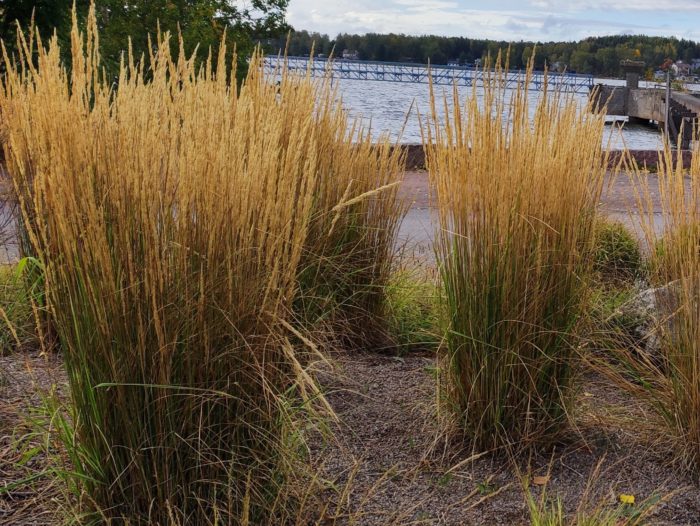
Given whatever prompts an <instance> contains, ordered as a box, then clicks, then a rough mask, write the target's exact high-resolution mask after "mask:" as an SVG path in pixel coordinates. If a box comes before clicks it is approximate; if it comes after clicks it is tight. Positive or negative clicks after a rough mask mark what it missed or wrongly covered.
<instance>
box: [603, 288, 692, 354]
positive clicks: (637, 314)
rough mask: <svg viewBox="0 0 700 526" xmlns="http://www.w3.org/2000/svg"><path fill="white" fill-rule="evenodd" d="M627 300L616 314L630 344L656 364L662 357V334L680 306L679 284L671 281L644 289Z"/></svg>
mask: <svg viewBox="0 0 700 526" xmlns="http://www.w3.org/2000/svg"><path fill="white" fill-rule="evenodd" d="M638 287H639V292H638V293H637V294H636V295H635V296H634V297H633V298H632V299H631V300H629V301H627V302H626V303H624V304H622V305H621V306H620V307H619V308H618V309H617V312H616V315H617V316H619V317H620V319H622V320H624V325H625V327H626V330H627V332H628V334H629V335H630V336H631V337H632V339H633V343H634V344H635V346H636V347H638V348H639V349H640V350H643V351H645V352H646V353H647V355H649V357H650V358H654V359H655V360H654V361H658V359H660V358H661V356H660V353H661V337H662V335H663V334H664V332H665V331H668V330H672V327H673V316H674V314H675V313H676V311H677V310H678V307H679V296H680V289H679V283H678V281H672V282H671V283H668V284H666V285H664V286H662V287H657V288H643V284H639V285H638Z"/></svg>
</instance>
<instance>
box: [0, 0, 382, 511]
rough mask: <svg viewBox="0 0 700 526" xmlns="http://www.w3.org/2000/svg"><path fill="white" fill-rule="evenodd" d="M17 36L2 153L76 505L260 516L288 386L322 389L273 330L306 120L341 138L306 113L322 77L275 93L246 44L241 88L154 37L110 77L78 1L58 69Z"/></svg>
mask: <svg viewBox="0 0 700 526" xmlns="http://www.w3.org/2000/svg"><path fill="white" fill-rule="evenodd" d="M21 38H22V39H23V42H24V46H23V47H22V48H21V56H20V58H19V60H18V61H14V60H13V59H11V58H10V57H8V56H7V54H5V66H6V69H7V75H6V76H5V77H4V80H3V85H2V88H1V89H0V112H1V113H2V114H1V117H2V122H3V133H4V136H5V139H6V142H5V153H6V157H7V164H8V170H9V173H10V175H11V178H12V182H13V185H14V187H15V190H16V194H17V196H18V199H19V201H20V207H21V213H22V218H23V220H24V224H25V226H26V229H27V235H28V239H29V242H30V243H31V246H32V248H33V250H34V251H35V253H36V254H37V256H38V258H39V259H40V260H41V261H42V262H43V263H44V268H45V278H46V283H47V287H46V288H47V292H48V298H49V301H48V305H49V308H50V310H51V313H52V318H53V321H54V323H55V324H56V327H57V330H58V333H59V335H60V337H61V342H62V348H63V352H64V356H65V362H66V368H67V371H68V375H69V380H70V387H71V396H72V404H71V406H72V413H73V414H72V419H73V420H72V421H73V422H75V428H74V433H75V435H74V437H73V438H74V440H75V443H74V449H72V450H71V453H72V457H71V461H72V463H73V469H75V470H76V472H78V473H80V475H81V477H80V481H81V482H80V484H79V486H80V487H81V488H82V491H84V492H86V494H87V496H88V498H87V499H86V500H85V502H88V503H89V504H88V507H89V508H92V510H93V511H94V512H95V513H97V514H98V515H101V516H102V517H103V518H106V519H121V518H127V519H128V520H129V521H130V522H131V523H148V524H156V523H163V524H164V523H171V522H173V521H181V522H183V523H184V522H189V523H204V522H206V521H211V520H213V517H218V520H223V521H224V522H226V523H233V524H237V523H241V524H245V523H248V522H251V523H261V522H265V521H270V520H273V519H272V518H271V516H270V514H271V513H277V512H279V507H278V506H277V503H278V502H279V500H280V499H281V497H280V495H281V494H282V493H283V489H284V488H283V486H284V485H285V480H286V478H287V477H291V476H293V471H294V470H293V465H292V462H293V457H292V456H290V455H289V437H290V436H294V435H293V434H290V433H289V432H285V429H287V430H288V429H289V426H292V425H293V424H294V422H293V419H291V417H290V416H289V411H290V409H289V405H288V404H289V403H290V402H289V401H288V394H289V393H290V392H292V393H294V392H296V393H304V392H306V393H309V395H310V396H313V397H319V395H318V392H317V391H316V390H315V386H314V385H313V383H312V382H310V377H309V376H308V375H304V374H301V379H299V373H300V372H302V373H303V369H302V368H301V366H300V364H299V363H298V362H297V359H296V355H295V353H294V350H293V349H292V348H291V344H290V342H289V337H288V336H289V335H290V333H289V331H288V329H287V328H288V327H290V323H289V321H290V320H291V319H292V318H291V314H290V311H291V310H292V307H293V302H294V299H295V294H296V290H297V278H298V270H299V265H300V262H301V260H302V257H304V254H305V250H307V246H308V233H309V228H310V227H311V225H312V224H313V221H314V219H313V217H314V210H315V208H314V206H315V199H316V195H317V191H318V187H319V181H318V177H319V175H323V172H322V170H321V168H322V167H323V164H322V163H323V161H322V156H324V155H326V154H327V153H328V152H327V150H324V148H323V147H321V146H322V145H321V144H320V143H319V139H320V133H319V127H323V129H324V130H326V129H329V130H330V131H331V132H333V138H334V140H336V141H344V140H346V139H347V137H346V136H345V135H344V133H345V131H344V130H339V129H338V128H337V127H338V126H341V125H343V124H344V121H343V120H342V119H340V118H335V117H333V116H332V112H329V117H328V119H330V123H329V124H328V125H322V124H321V122H322V121H323V118H321V117H320V113H319V109H318V103H317V99H318V95H319V93H321V94H323V93H325V92H324V91H323V90H325V89H328V88H327V87H323V86H321V87H319V85H317V84H315V83H313V82H311V81H309V79H306V78H300V77H295V76H294V75H291V74H290V73H289V72H288V71H286V70H282V71H280V75H281V81H280V83H279V85H276V83H275V82H272V81H271V79H270V78H268V77H267V76H266V75H265V74H264V73H263V72H262V68H261V67H260V66H261V63H260V61H261V60H262V58H261V56H260V55H259V54H256V55H255V56H254V57H253V58H252V60H251V64H250V68H249V75H248V77H247V79H246V80H245V82H244V83H243V84H242V85H241V87H240V90H239V89H237V88H236V86H235V84H231V83H229V79H228V77H227V71H228V68H229V67H230V61H229V60H228V59H227V58H226V56H227V50H226V48H225V47H224V46H223V45H222V48H221V49H220V50H219V54H218V61H217V63H216V64H214V63H212V61H211V58H210V60H209V61H207V62H206V63H204V64H203V65H201V67H200V66H198V65H197V64H195V62H194V60H193V59H192V58H189V57H186V56H185V54H184V52H183V51H182V45H180V51H179V55H178V56H177V57H174V56H172V55H171V52H170V42H169V39H168V36H167V35H162V36H159V38H158V39H157V40H156V42H155V46H156V49H155V51H154V52H153V53H152V56H151V57H150V60H149V62H148V63H147V65H144V64H142V63H138V62H137V61H136V59H135V58H134V57H132V56H131V55H128V56H126V57H125V58H124V60H123V62H122V64H121V68H120V72H119V77H118V83H117V84H116V85H115V86H113V85H112V82H111V81H108V80H107V79H105V78H104V77H103V75H102V73H101V69H100V61H99V38H98V31H97V25H96V21H95V16H94V8H93V11H91V14H90V17H89V19H88V24H87V28H86V30H85V31H84V32H80V31H79V30H78V25H77V20H75V19H74V28H73V33H72V49H71V69H70V72H69V71H68V70H67V69H66V68H65V67H64V66H63V64H62V62H61V56H60V50H59V47H58V43H57V41H56V40H55V39H53V40H51V41H50V42H49V43H48V45H47V46H44V45H43V44H42V42H41V41H40V40H39V39H38V38H34V39H27V38H25V37H21ZM333 126H336V128H334V127H333ZM327 147H328V148H331V145H330V142H329V143H327ZM359 148H360V151H362V152H364V153H361V154H353V155H359V156H360V157H359V158H358V160H357V161H356V162H354V164H353V166H354V167H355V168H357V166H358V164H359V163H361V162H364V161H363V158H362V155H366V154H367V150H366V148H368V146H367V145H366V144H364V143H362V144H360V145H359ZM362 148H365V150H362ZM334 151H339V150H338V147H336V150H334ZM340 151H343V152H346V153H345V155H350V150H343V149H342V148H341V149H340ZM352 151H353V152H354V151H356V150H352ZM380 158H381V159H384V158H386V157H380ZM344 159H345V160H347V157H346V158H342V157H341V158H339V159H338V162H339V163H342V162H343V160H344ZM367 162H374V161H367ZM336 204H337V203H336ZM363 206H364V205H363ZM302 382H303V385H302ZM295 385H296V386H297V388H296V389H293V388H294V386H295ZM290 390H291V391H290ZM293 399H294V400H297V402H296V403H304V402H303V397H301V398H296V395H295V397H294V398H293ZM271 509H272V510H275V511H271Z"/></svg>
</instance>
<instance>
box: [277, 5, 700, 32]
mask: <svg viewBox="0 0 700 526" xmlns="http://www.w3.org/2000/svg"><path fill="white" fill-rule="evenodd" d="M287 13H288V21H289V23H290V24H292V26H293V27H294V28H295V29H307V30H310V31H318V32H321V33H328V34H329V35H330V36H331V37H333V36H335V35H336V34H338V33H341V32H343V33H368V32H375V33H390V32H393V33H407V34H414V35H423V34H437V35H448V36H465V37H473V38H492V39H498V40H508V41H512V40H534V41H537V40H540V41H548V40H579V39H581V38H584V37H587V36H596V35H617V34H646V35H663V36H676V37H678V38H688V39H692V40H696V41H700V0H490V1H487V2H474V1H469V0H291V2H290V4H289V8H288V11H287Z"/></svg>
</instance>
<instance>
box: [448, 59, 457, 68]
mask: <svg viewBox="0 0 700 526" xmlns="http://www.w3.org/2000/svg"><path fill="white" fill-rule="evenodd" d="M447 65H448V66H452V67H457V66H459V59H458V58H453V59H450V60H448V61H447Z"/></svg>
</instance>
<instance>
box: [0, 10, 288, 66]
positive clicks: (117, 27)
mask: <svg viewBox="0 0 700 526" xmlns="http://www.w3.org/2000/svg"><path fill="white" fill-rule="evenodd" d="M95 4H96V10H97V19H98V25H99V26H100V39H101V53H102V58H103V60H104V62H105V64H106V65H107V67H108V68H110V69H112V68H114V67H116V65H117V64H118V63H119V59H120V56H121V53H122V52H123V51H124V50H125V49H126V48H127V46H128V37H129V36H130V37H131V40H132V46H133V50H134V53H135V54H136V55H137V56H140V55H142V54H148V51H149V50H148V37H149V35H150V36H151V37H152V38H154V37H155V34H156V33H157V32H158V29H159V28H160V30H161V31H162V32H166V31H169V32H170V33H171V35H173V36H175V37H177V35H178V34H181V35H182V38H183V40H184V42H185V49H186V51H187V52H189V53H191V52H193V51H194V50H195V49H197V50H198V56H199V58H202V57H204V56H206V55H207V54H208V53H209V49H212V50H213V52H214V53H216V51H217V49H218V46H219V43H220V42H221V39H222V38H223V37H224V35H226V39H227V41H228V44H229V45H230V46H231V47H233V45H235V46H236V48H237V49H238V51H239V53H241V54H243V55H247V54H248V53H249V52H250V51H251V50H252V48H253V46H254V45H255V44H256V43H258V42H262V43H263V44H265V43H267V42H268V39H270V38H273V37H279V36H280V35H281V34H285V33H286V31H287V30H288V26H287V25H286V22H285V12H286V9H287V5H288V4H289V0H251V1H249V2H245V3H241V2H235V1H233V0H96V2H95ZM72 5H73V0H0V38H2V39H3V40H4V41H5V42H7V45H8V48H9V49H10V51H12V49H13V45H14V40H15V30H16V26H17V22H19V23H20V24H21V26H22V27H24V28H27V27H29V25H30V23H31V20H32V13H34V22H35V26H36V27H37V28H38V29H39V30H40V31H41V34H42V35H49V34H51V32H52V31H53V30H54V29H56V31H57V34H58V36H59V39H61V40H64V41H65V39H66V38H67V35H68V33H69V31H70V24H71V16H70V13H71V7H72ZM89 5H90V0H78V1H77V3H76V7H77V9H78V14H79V16H80V17H81V18H82V17H84V16H85V13H86V12H87V9H88V7H89ZM174 43H175V42H174ZM197 46H199V47H197ZM63 47H64V48H65V46H63Z"/></svg>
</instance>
